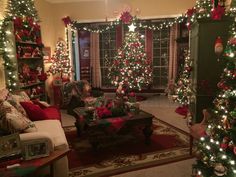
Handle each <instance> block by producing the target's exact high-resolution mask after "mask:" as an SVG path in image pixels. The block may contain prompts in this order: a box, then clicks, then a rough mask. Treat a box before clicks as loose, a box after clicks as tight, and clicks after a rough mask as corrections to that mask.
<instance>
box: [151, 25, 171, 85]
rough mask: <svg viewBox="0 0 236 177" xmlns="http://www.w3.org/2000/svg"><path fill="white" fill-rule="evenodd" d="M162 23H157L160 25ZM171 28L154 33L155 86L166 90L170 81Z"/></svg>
mask: <svg viewBox="0 0 236 177" xmlns="http://www.w3.org/2000/svg"><path fill="white" fill-rule="evenodd" d="M158 23H160V22H156V24H158ZM169 36H170V31H169V28H164V29H162V30H157V31H154V32H153V66H156V67H154V70H153V86H154V87H155V88H165V87H166V83H167V81H168V62H169Z"/></svg>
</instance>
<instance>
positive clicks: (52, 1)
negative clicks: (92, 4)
mask: <svg viewBox="0 0 236 177" xmlns="http://www.w3.org/2000/svg"><path fill="white" fill-rule="evenodd" d="M46 1H47V2H50V3H68V2H89V1H107V0H46Z"/></svg>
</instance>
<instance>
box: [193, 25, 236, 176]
mask: <svg viewBox="0 0 236 177" xmlns="http://www.w3.org/2000/svg"><path fill="white" fill-rule="evenodd" d="M235 29H236V24H235V23H234V24H233V25H232V28H231V37H230V39H229V41H228V43H227V46H226V49H225V59H226V60H227V64H226V67H225V69H224V71H223V73H222V75H221V79H220V82H219V83H218V85H217V86H218V88H219V89H220V92H219V94H218V95H217V97H216V98H215V100H214V104H215V108H214V115H213V116H212V119H210V120H209V124H208V126H207V129H206V135H205V136H203V137H201V139H200V140H199V142H198V144H197V152H196V156H197V158H198V160H197V163H196V164H194V165H193V168H194V169H195V170H193V171H194V174H193V176H194V177H210V176H212V177H213V176H224V177H235V176H236V54H235V52H236V31H235Z"/></svg>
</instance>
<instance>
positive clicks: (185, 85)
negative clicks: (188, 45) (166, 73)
mask: <svg viewBox="0 0 236 177" xmlns="http://www.w3.org/2000/svg"><path fill="white" fill-rule="evenodd" d="M184 52H185V53H184V56H185V59H184V65H183V68H182V72H181V73H180V76H179V79H178V81H177V82H176V84H175V95H174V96H173V99H174V101H176V102H179V103H180V104H182V105H183V106H188V105H189V102H190V96H191V93H192V91H191V82H190V75H191V71H192V61H191V60H190V52H189V51H188V50H186V51H184Z"/></svg>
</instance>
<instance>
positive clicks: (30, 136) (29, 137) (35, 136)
mask: <svg viewBox="0 0 236 177" xmlns="http://www.w3.org/2000/svg"><path fill="white" fill-rule="evenodd" d="M40 139H41V140H46V141H48V148H49V152H53V150H54V145H53V141H52V138H51V137H50V135H49V134H48V133H46V132H32V133H21V134H20V140H21V142H27V141H33V140H40Z"/></svg>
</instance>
